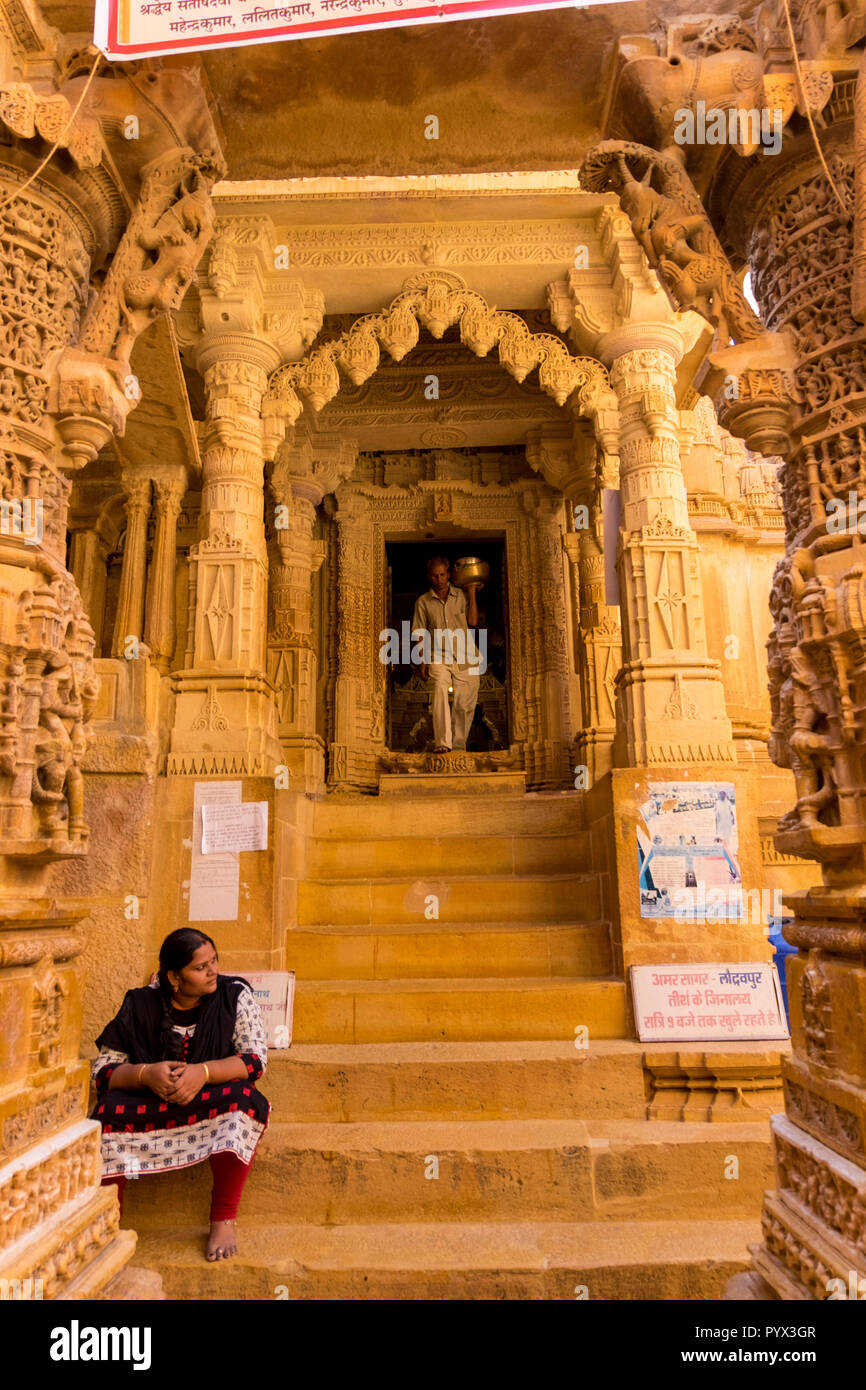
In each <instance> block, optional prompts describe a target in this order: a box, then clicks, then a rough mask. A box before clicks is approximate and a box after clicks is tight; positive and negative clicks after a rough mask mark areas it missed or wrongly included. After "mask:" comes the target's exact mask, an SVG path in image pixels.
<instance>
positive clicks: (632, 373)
mask: <svg viewBox="0 0 866 1390" xmlns="http://www.w3.org/2000/svg"><path fill="white" fill-rule="evenodd" d="M601 350H602V352H603V354H604V357H605V358H606V360H608V361H610V362H611V385H612V386H613V388H614V390H615V391H616V394H617V398H618V401H619V412H620V441H619V461H620V492H621V497H622V534H621V541H620V547H621V549H620V566H619V572H620V600H621V604H622V609H623V667H622V672H621V675H620V677H619V693H620V700H621V704H620V720H619V722H618V725H617V737H616V751H615V759H616V762H617V763H618V764H619V765H620V766H639V765H641V764H648V763H669V764H676V763H695V762H697V763H712V762H733V761H734V758H735V754H734V745H733V738H732V733H731V724H730V720H729V719H728V717H727V714H726V712H725V700H724V687H723V685H722V680H721V670H720V666H719V663H718V662H717V661H712V660H710V658H709V656H708V655H707V641H706V630H705V625H704V611H703V594H702V589H701V578H700V569H699V565H698V542H697V537H696V536H695V533H694V531H693V530H692V527H691V524H690V522H689V515H688V501H687V497H686V488H685V482H684V479H683V472H682V465H681V462H680V454H679V436H678V426H677V410H676V397H675V391H674V385H675V381H676V366H677V362H678V361H679V358H680V356H681V354H682V350H683V348H682V338H681V336H680V333H679V332H678V330H677V328H676V327H675V325H672V324H664V323H657V324H646V323H642V324H636V325H635V326H634V327H633V328H632V329H622V330H621V331H619V332H616V333H614V334H610V335H608V337H607V339H606V341H604V342H603V344H602V348H601Z"/></svg>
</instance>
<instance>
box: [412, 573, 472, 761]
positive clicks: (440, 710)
mask: <svg viewBox="0 0 866 1390" xmlns="http://www.w3.org/2000/svg"><path fill="white" fill-rule="evenodd" d="M450 576H451V567H450V565H449V564H448V561H447V560H446V559H445V557H444V556H443V555H434V556H432V557H431V559H429V560H428V561H427V578H428V579H429V580H430V588H429V589H428V591H427V593H426V594H422V595H421V597H420V598H419V599H418V601H417V602H416V604H415V612H414V614H413V617H412V636H413V639H416V634H417V633H423V634H426V636H425V638H424V642H425V646H424V653H425V655H426V654H427V653H428V651H429V652H430V654H431V660H430V662H429V663H428V662H422V663H421V667H420V670H421V679H422V680H425V681H426V680H427V679H428V678H429V679H430V680H432V682H433V744H434V748H433V751H434V752H436V753H450V752H451V750H452V748H453V749H457V748H465V747H466V736H467V734H468V733H469V729H470V727H471V724H472V716H473V714H474V713H475V703H476V701H477V699H478V682H479V677H480V674H481V668H480V658H479V656H478V652H477V649H476V646H475V643H474V642H473V640H472V637H471V636H470V633H469V628H468V627H467V619H468V622H469V624H471V626H472V627H477V626H478V607H477V604H476V594H477V590H478V585H477V584H472V585H467V591H468V595H469V597H468V599H467V596H466V594H465V593H464V592H463V590H462V589H457V588H455V587H454V585H453V584H452V583H451V578H450ZM449 686H452V687H453V690H454V718H453V737H452V717H451V710H450V708H449V705H448V687H449Z"/></svg>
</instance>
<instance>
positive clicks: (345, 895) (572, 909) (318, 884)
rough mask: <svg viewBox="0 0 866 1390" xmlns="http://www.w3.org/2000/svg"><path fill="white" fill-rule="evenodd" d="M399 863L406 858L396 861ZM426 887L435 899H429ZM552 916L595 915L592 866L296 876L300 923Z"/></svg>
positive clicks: (590, 917)
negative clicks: (514, 872) (436, 874)
mask: <svg viewBox="0 0 866 1390" xmlns="http://www.w3.org/2000/svg"><path fill="white" fill-rule="evenodd" d="M400 867H401V868H404V869H405V868H406V867H407V866H405V865H401V866H400ZM431 895H433V896H435V898H436V899H437V901H436V903H435V908H434V905H433V904H431ZM433 910H435V911H436V913H437V914H438V917H437V920H438V921H439V922H441V923H443V924H445V923H448V924H453V923H455V922H459V923H461V924H462V923H471V922H489V923H492V922H509V923H533V922H536V923H547V924H549V923H551V922H575V921H595V920H597V919H598V918H599V917H600V915H601V902H600V894H599V886H598V880H597V878H596V876H595V875H594V874H574V873H572V874H558V875H544V876H538V877H532V876H526V875H524V876H522V877H516V876H515V877H512V878H497V877H495V876H494V877H488V876H486V875H485V876H481V877H478V876H477V875H475V876H470V875H465V876H463V877H459V876H457V875H454V874H449V875H448V876H447V877H443V878H426V879H422V878H402V877H397V876H394V877H389V878H374V877H368V878H364V879H359V880H358V881H357V882H354V883H353V882H346V881H345V880H339V879H334V880H326V879H321V878H320V879H307V880H306V881H304V882H302V883H299V884H298V925H299V926H360V925H362V924H366V923H370V924H371V925H373V926H386V925H388V924H390V923H401V922H404V923H408V924H415V923H420V922H424V921H428V920H431V918H430V912H431V911H433Z"/></svg>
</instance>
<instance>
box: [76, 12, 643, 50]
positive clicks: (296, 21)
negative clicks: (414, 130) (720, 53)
mask: <svg viewBox="0 0 866 1390" xmlns="http://www.w3.org/2000/svg"><path fill="white" fill-rule="evenodd" d="M596 3H610V0H537V3H533V0H519V2H518V0H514V3H509V0H460V3H455V4H449V3H447V0H446V3H441V2H440V0H96V16H95V20H94V43H95V44H96V46H97V47H98V48H100V49H101V50H102V52H103V53H104V54H105V55H106V57H108V58H112V59H115V60H117V59H121V60H122V59H124V58H148V57H155V56H157V55H159V54H163V53H193V52H200V51H201V50H203V49H208V48H237V47H240V46H241V45H242V44H251V43H279V42H281V41H282V40H283V39H306V38H312V37H313V36H314V35H316V34H353V33H356V32H357V31H359V30H365V29H393V28H397V27H400V26H403V25H408V24H432V23H433V22H434V21H435V20H437V19H441V20H453V19H475V18H478V17H479V16H485V15H486V16H491V15H507V14H524V13H526V12H528V11H531V10H575V9H585V8H587V7H588V6H589V5H592V4H596ZM614 3H622V0H614Z"/></svg>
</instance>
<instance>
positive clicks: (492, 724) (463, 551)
mask: <svg viewBox="0 0 866 1390" xmlns="http://www.w3.org/2000/svg"><path fill="white" fill-rule="evenodd" d="M433 555H444V556H445V558H446V560H448V562H449V564H451V565H452V566H453V564H454V562H455V560H459V559H461V558H462V557H463V556H468V555H477V556H478V557H479V558H480V559H482V560H486V561H487V563H488V565H489V566H490V579H489V580H488V582H487V583H486V584H485V585H484V588H483V589H481V590H480V591H479V594H478V617H479V645H480V646H482V644H483V642H484V641H486V659H487V670H486V671H485V672H484V674H483V675H482V676H481V680H480V685H479V691H478V704H477V706H476V710H475V720H474V723H473V725H472V729H471V732H470V735H469V738H468V740H467V748H468V751H469V752H490V751H495V750H497V749H506V748H507V747H508V745H509V709H508V703H509V701H508V693H509V670H508V586H507V582H506V569H505V541H504V540H503V539H497V538H493V539H491V537H490V536H485V537H483V538H479V537H475V538H473V537H471V536H463V537H461V538H460V540H456V541H455V540H434V541H387V542H386V544H385V573H386V582H387V585H388V592H387V594H386V603H385V612H386V615H387V619H386V625H387V626H388V627H389V628H392V629H393V630H394V631H395V632H396V633H397V634H398V635H400V636H402V634H403V633H404V631H411V625H412V614H413V611H414V608H415V600H416V599H417V598H418V597H419V595H420V594H423V593H425V592H426V591H427V590H428V589H429V587H430V585H429V582H428V580H427V561H428V559H429V558H430V557H431V556H433ZM403 623H407V624H408V629H404V628H403V626H402V625H403ZM484 634H486V636H485V635H484ZM406 645H407V647H408V643H407V644H406ZM402 647H403V643H402V641H401V650H400V656H401V658H402V657H404V656H408V651H407V652H404V651H403V650H402ZM482 650H483V646H482ZM429 701H430V688H429V685H428V684H427V683H426V682H425V681H422V679H421V676H420V673H419V671H418V667H417V666H415V665H413V664H412V662H411V661H410V660H400V661H399V662H397V663H396V664H394V665H389V666H388V747H389V748H391V749H394V750H397V751H400V752H409V753H423V752H425V751H426V750H427V749H428V748H431V747H432V746H433V724H432V720H431V718H430V714H429Z"/></svg>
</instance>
